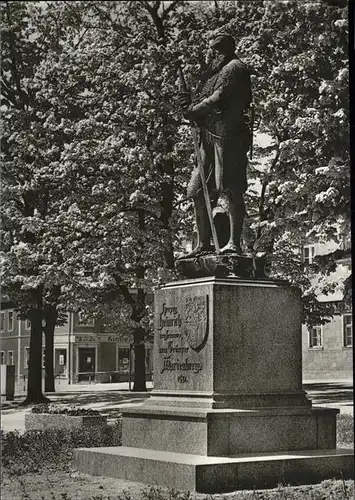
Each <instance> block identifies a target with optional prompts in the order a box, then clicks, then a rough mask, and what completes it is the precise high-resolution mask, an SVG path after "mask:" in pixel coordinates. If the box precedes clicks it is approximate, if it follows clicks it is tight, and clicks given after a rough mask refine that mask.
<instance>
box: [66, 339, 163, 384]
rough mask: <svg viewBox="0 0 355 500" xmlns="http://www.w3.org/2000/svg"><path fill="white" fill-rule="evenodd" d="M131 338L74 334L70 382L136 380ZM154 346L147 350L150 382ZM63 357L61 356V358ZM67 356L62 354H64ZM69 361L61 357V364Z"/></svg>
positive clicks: (148, 347)
mask: <svg viewBox="0 0 355 500" xmlns="http://www.w3.org/2000/svg"><path fill="white" fill-rule="evenodd" d="M129 340H130V337H128V336H127V338H124V337H122V335H114V334H106V333H105V334H94V333H83V334H74V335H73V336H72V340H71V342H70V350H71V363H70V365H71V367H70V371H69V374H70V382H71V383H73V384H76V383H86V384H87V383H112V382H129V381H130V380H133V377H134V375H133V374H134V354H133V349H132V344H131V343H130V342H129ZM151 347H152V346H151V345H148V346H147V348H146V373H147V380H151V378H152V372H153V367H152V366H151V358H152V356H151ZM59 355H60V353H59V352H58V356H59ZM61 355H62V356H64V354H63V353H61ZM63 359H66V358H63V357H62V360H63Z"/></svg>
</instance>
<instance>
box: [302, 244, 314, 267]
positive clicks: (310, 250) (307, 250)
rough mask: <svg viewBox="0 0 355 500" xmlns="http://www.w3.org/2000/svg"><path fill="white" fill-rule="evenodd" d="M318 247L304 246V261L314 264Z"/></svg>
mask: <svg viewBox="0 0 355 500" xmlns="http://www.w3.org/2000/svg"><path fill="white" fill-rule="evenodd" d="M315 250H316V247H315V246H314V245H305V246H304V247H303V262H304V263H305V264H312V262H313V260H314V255H315Z"/></svg>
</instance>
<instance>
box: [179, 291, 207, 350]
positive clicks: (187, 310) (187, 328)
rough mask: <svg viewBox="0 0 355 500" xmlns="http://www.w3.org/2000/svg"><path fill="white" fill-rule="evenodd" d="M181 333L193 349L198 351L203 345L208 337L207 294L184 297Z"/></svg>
mask: <svg viewBox="0 0 355 500" xmlns="http://www.w3.org/2000/svg"><path fill="white" fill-rule="evenodd" d="M183 333H184V336H185V339H186V341H187V343H188V345H189V346H190V347H191V349H193V350H194V351H196V352H199V351H201V350H202V349H203V348H204V347H205V345H206V342H207V338H208V295H202V296H195V297H186V298H185V303H184V312H183Z"/></svg>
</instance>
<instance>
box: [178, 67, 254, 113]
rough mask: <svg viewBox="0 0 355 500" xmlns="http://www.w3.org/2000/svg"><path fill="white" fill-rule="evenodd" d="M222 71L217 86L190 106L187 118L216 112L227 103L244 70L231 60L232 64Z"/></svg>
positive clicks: (235, 89) (234, 91)
mask: <svg viewBox="0 0 355 500" xmlns="http://www.w3.org/2000/svg"><path fill="white" fill-rule="evenodd" d="M222 71H223V74H222V75H221V76H220V79H219V84H218V87H217V88H216V89H215V90H214V92H213V93H212V94H211V95H210V96H208V97H205V98H204V99H203V100H202V101H200V102H199V103H197V104H195V105H193V106H191V107H190V109H189V111H188V117H189V118H191V119H197V118H200V117H203V116H206V115H209V114H211V113H213V112H218V111H220V110H221V109H222V108H223V107H224V106H225V105H226V104H227V103H228V101H229V99H230V98H233V96H234V95H235V93H236V91H237V89H238V82H240V80H241V78H242V75H243V73H244V72H245V70H244V69H243V68H241V67H240V66H239V65H237V64H236V63H234V61H233V64H229V65H227V66H226V67H225V68H223V69H222Z"/></svg>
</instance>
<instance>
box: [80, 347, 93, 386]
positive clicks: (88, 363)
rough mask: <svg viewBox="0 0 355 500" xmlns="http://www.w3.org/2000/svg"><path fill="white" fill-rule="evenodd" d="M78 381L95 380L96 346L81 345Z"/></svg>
mask: <svg viewBox="0 0 355 500" xmlns="http://www.w3.org/2000/svg"><path fill="white" fill-rule="evenodd" d="M78 356H79V373H78V382H82V381H88V382H93V381H94V380H95V347H79V348H78Z"/></svg>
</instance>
